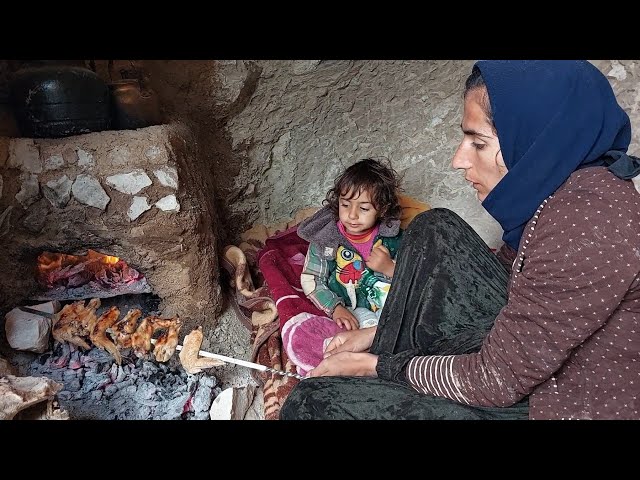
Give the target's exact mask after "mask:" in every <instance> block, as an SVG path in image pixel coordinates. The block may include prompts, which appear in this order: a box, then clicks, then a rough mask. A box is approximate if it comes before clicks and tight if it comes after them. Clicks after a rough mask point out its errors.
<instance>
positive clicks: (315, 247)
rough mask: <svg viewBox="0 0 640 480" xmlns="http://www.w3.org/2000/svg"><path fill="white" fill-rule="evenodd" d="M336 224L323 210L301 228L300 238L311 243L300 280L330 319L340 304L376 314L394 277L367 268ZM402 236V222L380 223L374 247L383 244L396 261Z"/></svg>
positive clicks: (327, 210) (309, 295)
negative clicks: (362, 308)
mask: <svg viewBox="0 0 640 480" xmlns="http://www.w3.org/2000/svg"><path fill="white" fill-rule="evenodd" d="M336 222H337V220H336V218H335V216H334V215H333V212H331V210H330V209H329V208H328V207H324V208H322V209H321V210H319V211H318V212H316V214H315V215H313V216H311V217H309V218H307V219H306V220H304V221H303V222H302V223H300V225H299V226H298V235H299V236H300V237H301V238H303V239H305V240H307V241H308V242H309V243H310V245H309V250H308V251H307V257H306V259H305V263H304V268H303V270H302V275H301V278H300V281H301V284H302V289H303V291H304V293H305V295H306V296H307V297H308V298H309V299H310V300H311V301H312V302H313V304H314V305H316V306H317V307H318V308H320V309H321V310H323V311H324V312H325V313H326V314H327V315H329V316H331V315H332V314H333V310H335V308H336V306H338V305H345V306H347V307H352V308H355V307H365V308H368V309H369V310H372V311H376V310H377V309H378V308H381V307H382V304H383V302H384V297H386V292H388V290H389V287H390V284H391V278H389V277H387V276H385V275H384V274H382V273H378V272H374V271H373V270H371V269H369V268H368V267H366V266H365V264H364V262H363V261H362V258H361V257H360V254H359V253H358V251H357V249H356V248H355V247H354V246H353V245H352V244H351V242H349V240H347V239H346V238H345V237H344V236H343V235H342V234H341V233H340V231H339V230H338V227H337V226H336ZM401 236H402V230H400V220H394V221H392V222H391V224H390V225H385V224H381V225H380V228H379V230H378V234H377V235H376V237H375V239H374V241H373V245H376V244H379V243H381V244H382V245H384V246H385V247H387V249H389V252H390V254H391V258H392V259H395V257H396V253H397V251H398V248H399V246H400V239H401Z"/></svg>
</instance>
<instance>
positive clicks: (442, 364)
mask: <svg viewBox="0 0 640 480" xmlns="http://www.w3.org/2000/svg"><path fill="white" fill-rule="evenodd" d="M406 376H407V380H408V381H409V383H410V384H411V385H412V386H413V387H414V388H415V389H417V390H418V391H421V392H424V393H429V394H432V395H437V396H443V397H447V398H450V399H453V400H456V401H458V402H461V403H467V404H470V405H483V406H508V405H512V404H514V403H515V402H517V401H518V400H520V399H522V398H523V397H524V396H525V395H527V394H531V397H530V403H529V417H530V418H531V419H578V418H584V419H587V418H594V419H595V418H616V419H629V418H633V419H640V401H639V400H638V398H639V397H640V193H638V192H637V191H636V190H635V188H634V186H633V184H632V182H630V181H624V180H621V179H619V178H617V177H615V176H614V175H613V174H611V173H610V172H609V171H608V170H607V169H606V168H604V167H593V168H587V169H583V170H579V171H577V172H574V173H573V174H572V175H571V177H570V178H569V179H568V180H567V182H566V183H565V184H564V185H563V186H562V187H560V188H559V189H558V190H557V191H556V192H555V193H554V194H553V195H552V196H550V197H549V198H548V199H547V200H545V202H544V203H543V204H542V205H541V206H540V207H539V209H538V211H537V212H536V214H535V215H534V217H533V218H532V219H531V220H530V221H529V223H528V225H527V227H526V228H525V232H524V234H523V236H522V240H521V243H520V249H519V250H518V254H517V257H516V260H515V262H514V265H513V270H512V272H511V279H510V284H509V300H508V303H507V305H506V306H505V307H504V308H503V309H502V310H501V311H500V313H499V315H498V317H497V318H496V321H495V325H494V327H493V328H492V330H491V332H490V333H489V335H488V336H487V338H486V339H485V341H484V343H483V345H482V348H481V350H480V352H479V353H475V354H469V355H456V356H450V355H449V356H439V355H436V356H425V357H415V358H413V359H412V360H411V361H410V362H409V364H408V365H407V368H406Z"/></svg>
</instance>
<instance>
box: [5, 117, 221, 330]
mask: <svg viewBox="0 0 640 480" xmlns="http://www.w3.org/2000/svg"><path fill="white" fill-rule="evenodd" d="M195 146H196V142H195V141H194V139H193V137H192V135H191V133H190V132H189V130H188V129H186V128H185V127H184V126H182V125H179V124H172V125H161V126H153V127H147V128H144V129H139V130H121V131H105V132H96V133H90V134H86V135H78V136H74V137H67V138H60V139H27V138H11V139H10V138H6V137H0V242H1V244H2V254H1V255H0V271H2V275H0V292H2V293H3V295H2V296H1V297H0V309H2V310H6V309H8V308H11V307H13V306H15V304H16V303H18V302H21V301H23V300H25V299H26V298H29V297H30V296H32V295H34V294H35V293H36V292H37V291H38V286H37V284H36V282H35V276H34V273H35V272H34V271H35V267H36V259H37V257H38V255H39V254H40V253H41V252H42V251H43V250H48V251H52V252H62V253H70V254H85V253H86V250H87V249H88V248H91V249H94V250H97V251H99V252H101V253H104V254H108V255H114V256H118V257H120V258H122V259H123V260H124V261H126V262H127V263H128V264H129V265H131V266H132V267H133V268H136V269H137V270H139V271H140V272H142V273H143V274H144V275H145V277H146V278H147V281H148V282H149V284H150V285H151V287H152V289H153V292H154V293H155V294H157V295H158V296H159V297H160V298H161V299H162V303H161V308H162V313H163V314H166V315H175V314H177V315H180V316H181V317H182V318H183V319H184V320H185V327H184V331H186V332H189V331H190V329H191V328H193V326H195V325H199V324H203V323H204V322H205V320H206V319H210V320H212V321H213V320H214V319H215V315H216V314H217V313H218V312H219V311H220V306H221V305H220V286H219V283H218V276H219V272H218V262H217V248H216V239H215V232H216V230H217V225H216V224H215V221H214V218H215V215H214V213H213V205H212V197H213V192H214V187H213V181H212V179H211V176H210V175H207V173H206V172H204V173H203V172H202V169H201V168H200V166H199V165H197V162H196V160H195V159H196V151H195ZM189 324H191V325H189Z"/></svg>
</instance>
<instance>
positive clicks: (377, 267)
mask: <svg viewBox="0 0 640 480" xmlns="http://www.w3.org/2000/svg"><path fill="white" fill-rule="evenodd" d="M366 263H367V267H369V268H370V269H371V270H373V271H374V272H379V273H382V274H384V275H386V276H387V277H393V273H394V272H395V269H396V264H395V262H394V261H393V260H392V259H391V254H390V253H389V249H388V248H387V247H385V246H384V245H378V246H377V247H373V250H371V254H370V255H369V259H368V260H367V262H366Z"/></svg>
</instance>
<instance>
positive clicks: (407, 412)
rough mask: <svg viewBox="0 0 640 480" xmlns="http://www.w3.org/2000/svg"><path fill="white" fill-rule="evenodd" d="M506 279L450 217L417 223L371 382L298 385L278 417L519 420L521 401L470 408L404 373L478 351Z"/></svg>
mask: <svg viewBox="0 0 640 480" xmlns="http://www.w3.org/2000/svg"><path fill="white" fill-rule="evenodd" d="M508 281H509V272H508V271H507V270H506V269H505V267H504V266H503V265H502V264H501V263H500V262H499V261H498V259H497V257H496V256H495V255H494V254H493V253H492V252H491V250H490V249H489V247H487V245H486V244H485V243H484V241H483V240H482V239H481V238H480V236H478V234H477V233H476V232H475V231H474V230H473V229H472V228H471V227H470V226H469V225H468V224H467V223H466V222H465V221H464V220H462V219H461V218H460V217H459V216H458V215H456V214H455V213H453V212H452V211H450V210H447V209H443V208H436V209H432V210H429V211H427V212H424V213H422V214H420V215H418V216H417V217H416V218H415V219H414V220H413V222H411V224H410V225H409V227H408V228H407V231H406V232H405V234H404V235H403V238H402V245H401V247H400V250H399V251H398V255H397V257H396V269H395V274H394V277H393V283H392V285H391V290H390V292H389V296H388V298H387V301H386V303H385V306H384V309H383V311H382V315H381V317H380V322H379V324H378V329H377V332H376V336H375V338H374V341H373V344H372V346H371V349H370V352H371V353H375V354H377V355H379V356H380V357H379V361H378V367H377V371H378V378H368V377H319V378H308V379H305V380H303V381H301V382H300V383H299V384H298V385H297V386H296V387H295V388H294V389H293V391H292V392H291V394H290V395H289V397H288V398H287V400H286V402H285V404H284V405H283V406H282V409H281V411H280V418H281V419H283V420H293V419H332V420H337V419H362V420H365V419H371V420H374V419H389V420H397V419H423V420H426V419H434V420H435V419H460V420H463V419H469V420H482V419H505V420H506V419H526V418H528V410H529V405H528V398H525V399H523V400H521V401H520V402H518V403H517V404H515V405H513V406H510V407H474V406H469V405H462V404H460V403H457V402H455V401H453V400H449V399H446V398H442V397H434V396H431V395H425V394H422V393H419V392H417V391H416V390H414V389H413V388H411V387H410V386H409V385H408V384H407V383H406V381H405V380H404V376H403V375H404V374H403V373H402V369H403V367H404V366H405V365H406V363H407V362H408V361H409V360H410V359H411V358H412V357H413V356H415V355H455V354H464V353H474V352H477V351H479V350H480V346H481V345H482V341H483V339H484V338H485V337H486V335H487V333H488V332H489V330H490V329H491V327H492V325H493V322H494V320H495V318H496V316H497V315H498V313H499V312H500V310H501V309H502V307H504V306H505V304H506V303H507V295H508V292H507V284H508Z"/></svg>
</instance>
